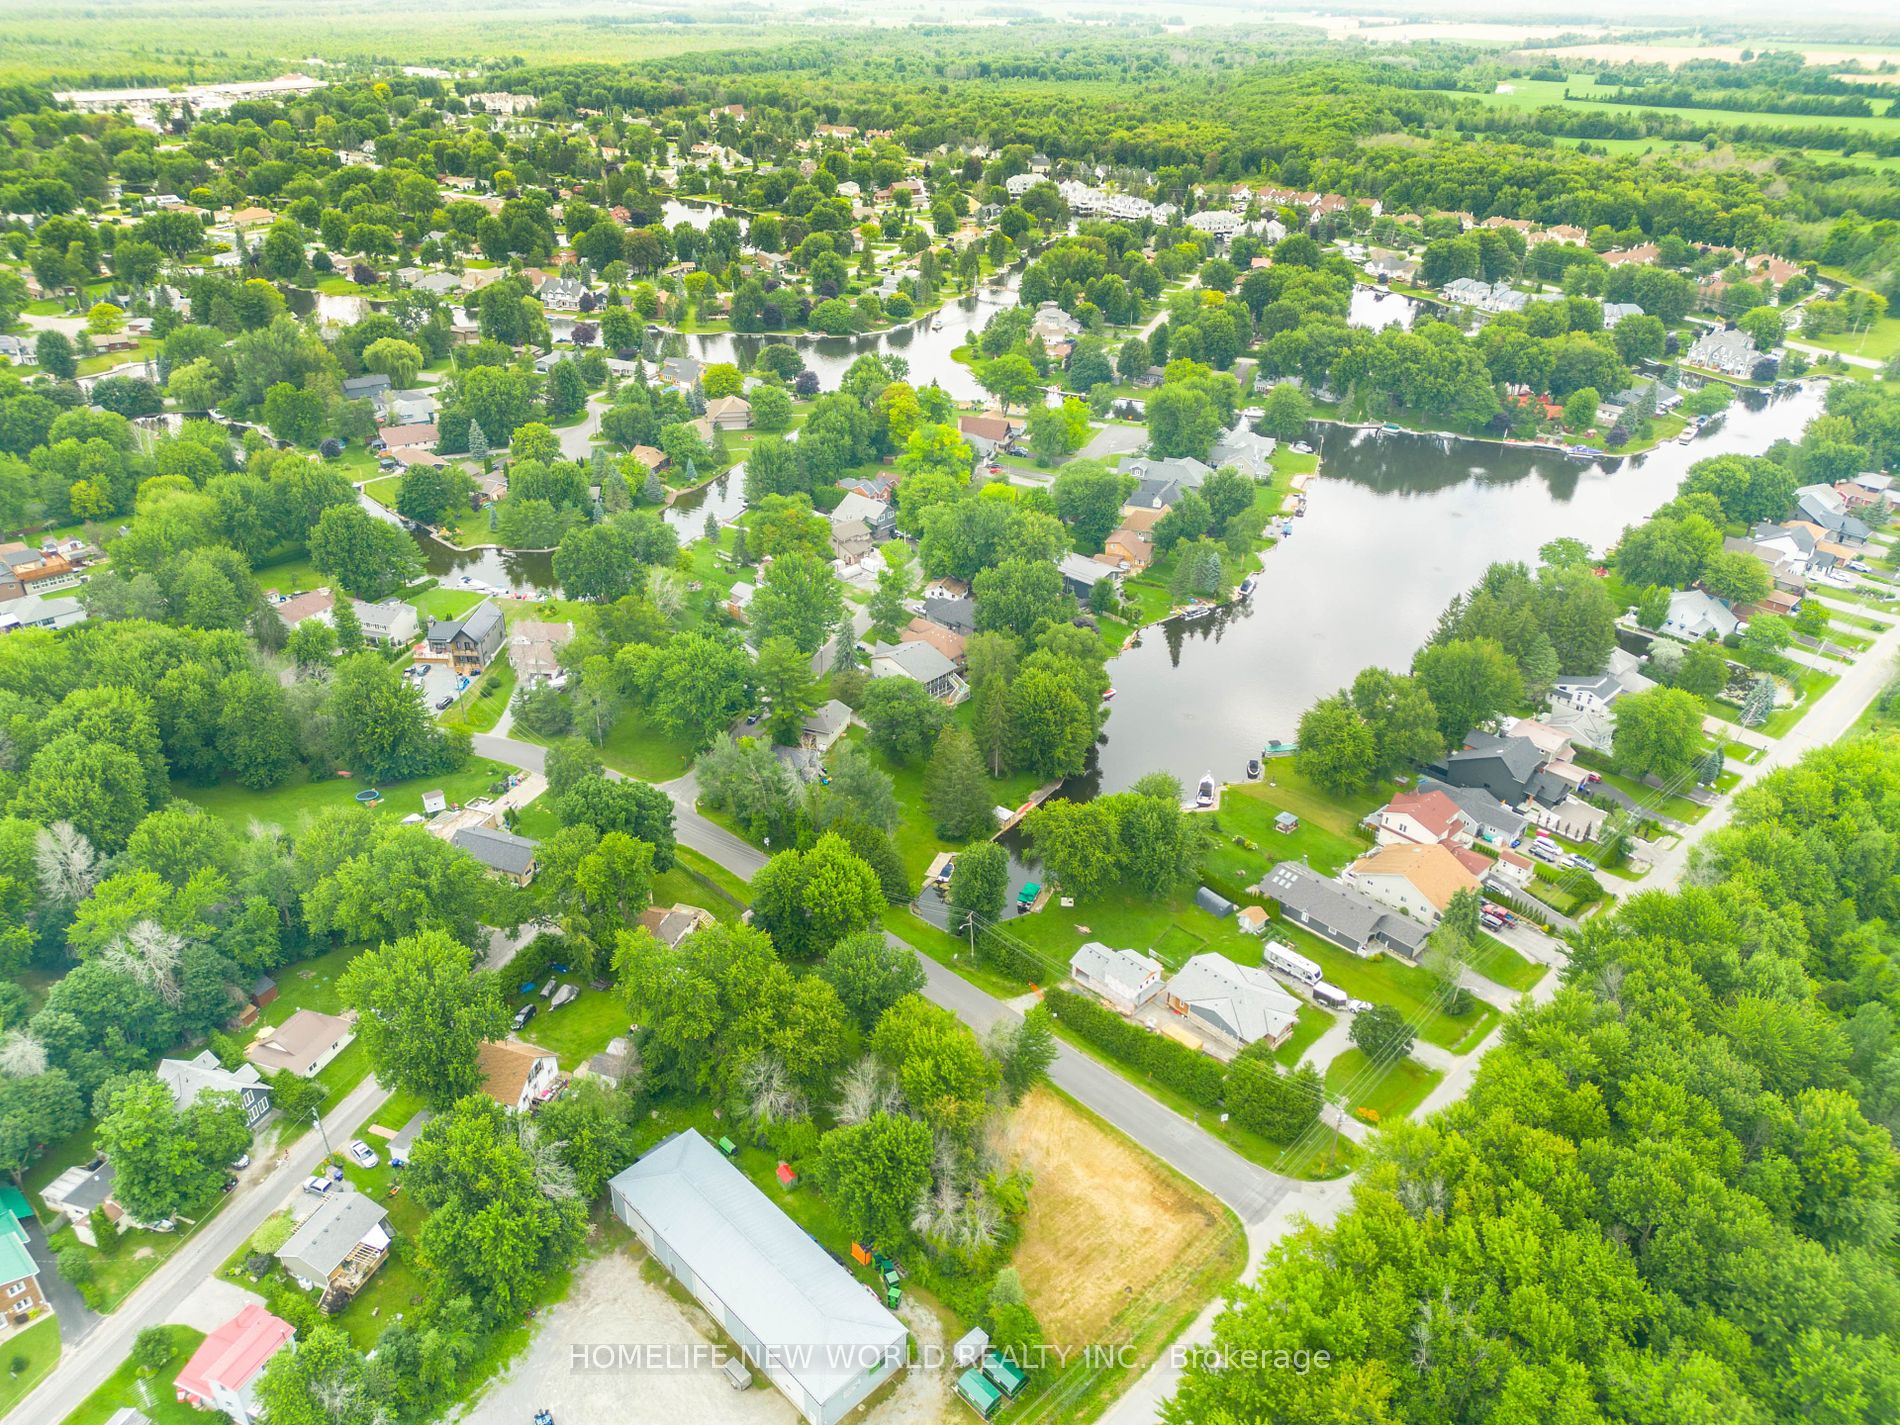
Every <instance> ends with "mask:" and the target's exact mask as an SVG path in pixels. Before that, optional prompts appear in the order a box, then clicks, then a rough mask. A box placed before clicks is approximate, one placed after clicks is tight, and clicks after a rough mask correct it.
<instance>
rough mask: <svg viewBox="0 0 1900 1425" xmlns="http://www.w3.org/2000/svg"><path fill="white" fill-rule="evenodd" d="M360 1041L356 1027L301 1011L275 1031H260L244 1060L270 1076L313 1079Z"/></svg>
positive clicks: (246, 1049) (333, 1017) (338, 1020)
mask: <svg viewBox="0 0 1900 1425" xmlns="http://www.w3.org/2000/svg"><path fill="white" fill-rule="evenodd" d="M355 1038H356V1025H355V1024H354V1023H352V1022H351V1021H350V1020H348V1019H343V1018H340V1017H339V1016H337V1015H334V1014H321V1013H319V1012H318V1011H316V1010H314V1009H300V1010H297V1011H296V1012H295V1013H293V1014H292V1015H291V1016H290V1018H289V1019H286V1020H285V1021H284V1022H283V1023H282V1024H280V1025H278V1026H277V1027H276V1028H275V1029H260V1030H258V1032H257V1037H256V1038H255V1039H253V1040H252V1041H251V1042H250V1043H249V1044H247V1045H245V1046H244V1057H245V1058H247V1059H249V1060H250V1061H251V1062H252V1063H253V1064H255V1065H257V1067H258V1068H260V1069H262V1070H263V1071H264V1072H266V1073H272V1074H275V1073H288V1074H295V1075H296V1076H297V1077H298V1078H300V1079H313V1078H315V1077H316V1076H317V1075H318V1074H319V1073H321V1072H322V1071H323V1070H324V1069H325V1068H327V1067H328V1066H329V1064H330V1061H331V1060H332V1059H334V1058H336V1056H337V1055H338V1054H341V1053H342V1052H343V1051H344V1050H345V1049H347V1048H348V1047H349V1046H350V1041H351V1040H353V1039H355Z"/></svg>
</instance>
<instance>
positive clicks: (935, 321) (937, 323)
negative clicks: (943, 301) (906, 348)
mask: <svg viewBox="0 0 1900 1425" xmlns="http://www.w3.org/2000/svg"><path fill="white" fill-rule="evenodd" d="M930 329H931V330H932V331H933V332H940V331H942V330H943V313H942V312H939V313H937V315H936V316H934V317H932V318H931V319H930Z"/></svg>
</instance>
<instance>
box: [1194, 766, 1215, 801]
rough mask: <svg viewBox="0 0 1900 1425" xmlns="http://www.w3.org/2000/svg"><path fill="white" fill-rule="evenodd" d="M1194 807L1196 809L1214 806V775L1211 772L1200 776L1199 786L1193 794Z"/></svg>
mask: <svg viewBox="0 0 1900 1425" xmlns="http://www.w3.org/2000/svg"><path fill="white" fill-rule="evenodd" d="M1194 805H1195V806H1197V807H1211V806H1213V805H1214V774H1213V773H1212V772H1203V773H1202V774H1201V785H1200V787H1199V788H1198V789H1197V790H1196V791H1195V793H1194Z"/></svg>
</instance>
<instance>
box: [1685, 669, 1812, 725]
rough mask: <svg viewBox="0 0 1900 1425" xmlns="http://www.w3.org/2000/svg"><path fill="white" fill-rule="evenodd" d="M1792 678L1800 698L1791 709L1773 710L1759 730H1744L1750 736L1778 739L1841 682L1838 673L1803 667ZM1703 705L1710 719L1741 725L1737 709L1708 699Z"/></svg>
mask: <svg viewBox="0 0 1900 1425" xmlns="http://www.w3.org/2000/svg"><path fill="white" fill-rule="evenodd" d="M1795 676H1796V680H1797V681H1798V682H1799V684H1800V686H1801V693H1802V695H1801V697H1800V698H1799V699H1798V700H1797V701H1796V702H1794V703H1793V704H1792V705H1791V706H1788V707H1779V708H1776V709H1775V710H1774V711H1773V712H1771V713H1770V714H1768V720H1767V721H1766V722H1764V723H1762V724H1761V725H1760V726H1759V727H1753V728H1750V729H1748V730H1749V731H1750V732H1754V733H1757V734H1759V735H1761V736H1763V737H1780V736H1781V735H1782V734H1783V733H1785V732H1787V731H1788V729H1789V728H1791V727H1793V726H1794V725H1795V724H1796V723H1798V722H1800V721H1801V719H1802V718H1804V717H1806V716H1807V715H1808V709H1809V708H1811V707H1813V706H1814V704H1815V703H1816V702H1817V701H1818V700H1819V699H1820V697H1821V695H1822V694H1823V693H1825V692H1826V691H1827V690H1828V689H1829V688H1831V687H1833V686H1834V685H1835V684H1836V683H1838V682H1840V681H1841V675H1840V674H1839V673H1822V672H1820V671H1818V670H1817V669H1813V668H1806V667H1803V668H1801V669H1800V670H1799V671H1798V672H1797V674H1796V675H1795ZM1705 701H1706V702H1707V704H1708V709H1709V714H1710V716H1712V717H1716V718H1719V719H1721V720H1722V721H1723V722H1732V723H1734V724H1735V725H1736V726H1738V727H1739V726H1740V725H1741V709H1740V708H1739V707H1738V706H1737V705H1736V704H1734V703H1729V702H1723V701H1720V700H1718V699H1715V698H1708V699H1705Z"/></svg>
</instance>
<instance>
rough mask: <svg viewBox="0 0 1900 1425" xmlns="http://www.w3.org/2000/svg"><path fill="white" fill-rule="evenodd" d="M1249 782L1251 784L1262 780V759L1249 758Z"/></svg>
mask: <svg viewBox="0 0 1900 1425" xmlns="http://www.w3.org/2000/svg"><path fill="white" fill-rule="evenodd" d="M1247 780H1248V781H1250V782H1257V781H1259V780H1260V759H1259V758H1258V757H1249V758H1248V759H1247Z"/></svg>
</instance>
